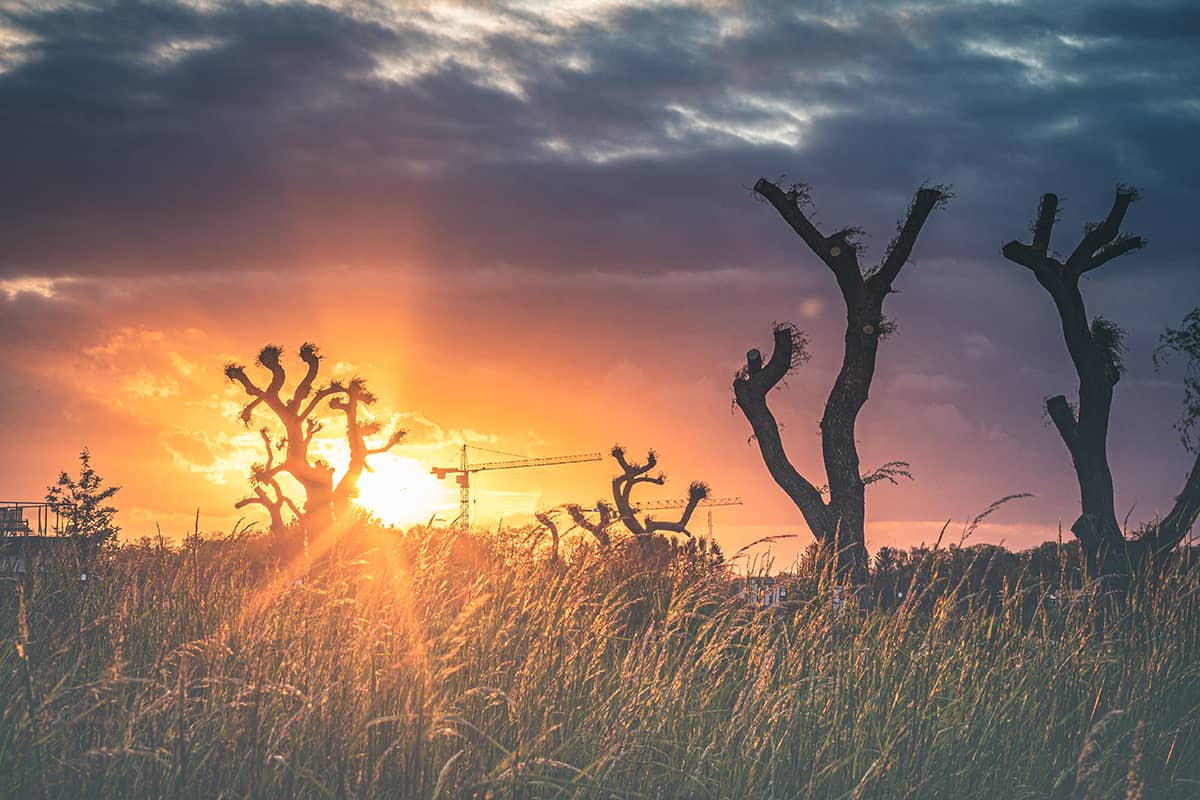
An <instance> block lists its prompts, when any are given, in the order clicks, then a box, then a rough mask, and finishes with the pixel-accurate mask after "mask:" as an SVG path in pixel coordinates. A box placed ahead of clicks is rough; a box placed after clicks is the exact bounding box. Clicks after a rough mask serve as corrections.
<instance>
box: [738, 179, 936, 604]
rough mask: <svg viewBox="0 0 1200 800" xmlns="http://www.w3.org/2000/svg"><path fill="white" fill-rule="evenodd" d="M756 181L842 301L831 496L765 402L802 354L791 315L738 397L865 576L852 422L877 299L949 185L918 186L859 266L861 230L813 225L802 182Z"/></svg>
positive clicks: (779, 476)
mask: <svg viewBox="0 0 1200 800" xmlns="http://www.w3.org/2000/svg"><path fill="white" fill-rule="evenodd" d="M754 191H755V192H756V193H757V194H758V195H759V196H760V197H763V198H764V199H766V200H767V201H768V202H770V204H771V205H772V206H774V207H775V210H776V211H778V212H779V215H780V216H781V217H783V219H784V221H786V222H787V223H788V224H789V225H791V227H792V230H794V231H795V232H796V233H797V234H798V235H799V236H800V238H801V240H803V241H804V243H805V244H806V245H807V246H808V248H809V249H810V250H812V252H813V253H814V254H815V255H816V256H817V258H819V259H820V260H821V262H822V263H824V264H825V266H826V267H828V268H829V270H830V271H831V272H832V273H833V275H834V278H835V279H836V280H837V284H838V288H839V289H840V290H841V294H842V299H843V300H844V301H845V304H846V337H845V350H844V353H843V357H842V368H841V371H840V372H839V373H838V376H837V379H836V380H835V381H834V384H833V389H832V390H831V391H830V393H829V398H828V400H826V402H825V413H824V415H823V416H822V417H821V453H822V456H823V458H824V462H825V474H826V477H827V480H828V493H829V499H828V501H827V500H826V499H825V497H824V494H823V493H822V491H821V489H818V488H817V487H816V486H815V485H814V484H813V483H812V482H811V481H809V480H808V479H807V478H805V477H804V476H803V475H801V474H800V473H799V472H798V471H797V470H796V468H795V467H793V466H792V463H791V461H789V460H788V457H787V454H786V453H785V452H784V449H783V443H782V441H781V440H780V437H779V426H778V425H777V424H776V422H775V417H774V416H773V415H772V414H771V410H770V408H768V407H767V393H768V392H769V391H771V389H773V388H775V387H776V386H777V385H779V382H780V381H782V380H783V378H784V376H786V375H787V374H788V373H789V372H791V371H792V370H793V369H795V368H796V367H797V366H799V364H801V363H802V362H803V361H804V360H806V359H807V357H808V355H807V353H806V352H805V350H804V346H805V344H806V340H805V339H804V337H803V335H802V334H801V333H800V332H799V331H798V330H796V329H795V328H794V327H792V326H791V325H788V324H778V325H776V326H775V330H774V338H775V344H774V350H773V351H772V353H771V358H770V359H769V360H768V361H766V362H765V363H764V362H763V357H762V354H761V353H760V352H759V351H758V350H757V349H753V350H750V351H749V352H748V353H747V354H746V366H745V368H744V369H742V370H741V371H740V372H739V373H738V374H737V376H736V377H735V379H734V382H733V394H734V398H735V400H736V402H737V405H738V407H739V408H741V410H742V413H743V414H745V415H746V419H747V420H748V421H749V422H750V427H751V428H752V429H753V431H754V436H755V438H756V440H757V441H758V447H759V450H760V452H761V453H762V457H763V461H764V462H765V463H766V465H767V470H768V471H769V472H770V473H771V477H772V478H774V480H775V482H776V483H777V484H779V487H780V488H781V489H783V491H784V492H785V493H786V494H787V496H788V497H789V498H791V500H792V502H793V503H795V504H796V507H797V508H799V509H800V513H801V514H803V515H804V520H805V522H807V523H808V527H809V529H810V530H812V533H813V536H814V537H815V538H816V539H817V542H818V543H819V544H820V545H821V547H822V548H824V549H826V550H829V551H833V552H835V553H836V554H837V563H838V569H839V571H840V572H842V573H844V574H848V576H849V577H850V578H851V580H853V581H855V582H861V581H862V580H865V578H866V576H867V571H868V563H867V549H866V544H865V538H864V534H863V529H864V525H865V521H866V509H865V497H864V494H865V493H864V488H865V486H866V484H867V483H868V482H869V481H870V477H868V476H863V475H862V474H861V473H860V472H859V461H858V448H857V445H856V443H855V438H854V426H855V422H856V421H857V419H858V412H859V411H860V410H861V409H862V407H863V404H864V403H866V401H867V395H868V393H869V392H870V389H871V380H872V378H873V376H874V374H875V358H876V353H877V351H878V348H879V340H880V337H881V336H882V335H884V334H885V333H886V332H887V323H886V321H885V319H884V316H883V302H884V300H885V299H886V298H887V296H888V295H889V294H891V293H892V292H893V291H895V290H894V289H893V288H892V285H893V283H894V282H895V281H896V278H897V277H898V276H899V275H900V270H901V269H902V268H903V267H904V264H905V263H906V262H907V261H908V258H909V255H911V253H912V249H913V245H914V244H915V243H916V241H917V236H918V235H919V234H920V232H921V228H922V227H923V226H924V224H925V221H926V219H928V217H929V214H930V213H931V212H932V211H933V210H934V209H935V208H939V207H940V206H942V205H944V204H945V202H946V200H947V199H948V198H949V196H950V195H949V192H948V190H947V189H946V187H942V186H934V187H925V188H921V189H919V190H918V191H917V193H916V195H915V196H914V198H913V200H912V203H911V204H910V205H909V207H908V213H907V215H906V216H905V218H904V220H903V221H902V222H901V223H900V225H899V226H898V228H897V232H896V236H895V238H893V239H892V241H891V243H890V244H889V245H888V247H887V250H886V252H885V253H884V256H883V260H882V261H881V262H880V263H879V265H878V266H876V267H874V268H871V269H867V270H864V269H863V267H862V265H861V264H860V263H859V255H860V251H861V248H860V247H859V246H858V244H857V242H856V241H855V237H856V235H857V234H859V233H860V231H858V230H857V229H855V228H845V229H843V230H840V231H837V232H836V233H833V234H831V235H829V236H825V235H823V234H822V233H821V232H820V231H819V230H817V227H816V226H815V225H814V224H813V223H812V222H811V221H810V220H809V218H808V216H807V214H806V213H805V211H806V209H807V207H808V205H809V196H808V187H806V186H803V185H796V186H793V187H791V188H790V189H788V190H784V189H781V188H780V187H779V186H777V185H776V184H774V183H771V182H770V181H768V180H766V179H761V180H759V181H758V182H757V183H756V184H754ZM905 466H906V465H903V464H902V463H900V462H893V464H891V465H889V466H888V467H885V468H883V471H882V472H880V471H877V472H876V473H874V475H873V476H871V477H875V478H876V479H878V478H880V477H883V478H885V479H888V478H892V477H894V476H895V475H897V474H905V473H904V467H905Z"/></svg>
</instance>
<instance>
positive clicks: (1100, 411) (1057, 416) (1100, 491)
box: [1003, 186, 1200, 575]
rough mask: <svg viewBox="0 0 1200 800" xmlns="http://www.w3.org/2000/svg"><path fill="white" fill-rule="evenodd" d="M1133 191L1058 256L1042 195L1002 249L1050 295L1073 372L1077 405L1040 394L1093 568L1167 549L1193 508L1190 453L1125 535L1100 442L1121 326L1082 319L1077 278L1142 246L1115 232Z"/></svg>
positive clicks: (1195, 494) (1051, 216)
mask: <svg viewBox="0 0 1200 800" xmlns="http://www.w3.org/2000/svg"><path fill="white" fill-rule="evenodd" d="M1136 199H1137V192H1136V191H1135V190H1133V189H1131V188H1129V187H1125V186H1119V187H1117V191H1116V197H1115V199H1114V200H1113V204H1112V208H1111V209H1110V210H1109V212H1108V216H1106V217H1105V218H1104V220H1103V221H1102V222H1098V223H1093V224H1090V225H1088V226H1087V227H1086V228H1085V229H1084V234H1083V237H1082V238H1081V239H1080V241H1079V244H1077V245H1076V246H1075V249H1074V250H1072V251H1071V254H1070V255H1069V256H1067V257H1066V258H1065V259H1063V258H1061V257H1060V256H1058V255H1057V254H1055V253H1054V252H1053V251H1052V250H1051V249H1050V234H1051V232H1052V230H1053V228H1054V223H1055V222H1056V221H1057V218H1058V196H1057V195H1054V194H1045V195H1042V200H1041V203H1040V204H1039V206H1038V211H1037V218H1036V219H1035V220H1034V223H1033V238H1032V241H1031V242H1030V243H1029V244H1024V243H1022V242H1018V241H1011V242H1009V243H1008V244H1006V245H1004V249H1003V253H1004V257H1005V258H1007V259H1008V260H1009V261H1012V262H1014V263H1016V264H1020V265H1021V266H1023V267H1025V268H1026V269H1028V270H1030V271H1031V272H1032V273H1033V275H1034V277H1035V278H1037V281H1038V283H1040V284H1041V285H1042V288H1044V289H1045V290H1046V291H1047V292H1048V293H1049V295H1050V297H1051V299H1052V300H1053V301H1054V306H1055V308H1056V309H1057V311H1058V316H1059V320H1060V321H1061V322H1062V331H1063V338H1064V339H1065V340H1066V344H1067V352H1068V353H1069V354H1070V356H1071V362H1072V363H1073V364H1074V366H1075V373H1076V375H1077V376H1078V379H1079V403H1078V406H1076V407H1072V405H1071V404H1070V402H1068V401H1067V398H1066V397H1065V396H1064V395H1056V396H1054V397H1051V398H1050V399H1048V400H1047V401H1046V412H1047V414H1048V415H1049V417H1050V419H1051V421H1052V422H1053V423H1054V427H1055V428H1056V429H1057V430H1058V434H1059V436H1060V437H1061V438H1062V440H1063V443H1064V444H1065V445H1066V446H1067V451H1068V452H1069V453H1070V454H1071V461H1072V463H1073V464H1074V466H1075V477H1076V479H1077V481H1078V483H1079V496H1080V507H1081V512H1082V513H1081V514H1080V516H1079V518H1078V519H1077V520H1075V523H1074V524H1073V525H1072V526H1071V532H1072V533H1074V534H1075V536H1076V538H1078V539H1079V543H1080V545H1081V547H1082V548H1083V551H1084V553H1085V554H1086V556H1087V562H1088V568H1089V569H1090V570H1091V571H1092V574H1094V575H1108V574H1119V573H1126V572H1128V571H1129V570H1130V569H1135V568H1136V567H1137V566H1138V564H1140V563H1141V562H1142V561H1143V560H1144V559H1145V558H1146V557H1147V556H1149V555H1157V554H1161V553H1164V552H1166V551H1168V550H1170V549H1171V548H1173V547H1174V546H1175V545H1176V544H1178V543H1179V541H1180V540H1181V539H1182V538H1183V537H1184V536H1186V535H1187V532H1188V531H1189V530H1190V529H1191V527H1192V525H1193V524H1194V523H1195V521H1196V517H1197V514H1200V459H1198V460H1197V463H1196V465H1195V466H1193V468H1192V470H1191V473H1190V474H1189V475H1188V478H1187V481H1186V484H1185V486H1184V490H1183V492H1182V493H1181V494H1180V495H1179V497H1178V498H1177V499H1176V501H1175V505H1174V507H1173V508H1172V510H1171V512H1170V513H1169V514H1167V516H1166V517H1164V518H1163V519H1161V520H1159V521H1158V522H1156V523H1153V524H1151V525H1148V526H1146V527H1145V528H1143V529H1142V530H1141V531H1140V532H1139V535H1137V536H1135V537H1134V538H1132V539H1127V538H1126V536H1125V534H1124V532H1123V531H1122V529H1121V526H1120V525H1119V524H1118V522H1117V515H1116V510H1115V502H1114V496H1113V478H1112V471H1111V470H1110V469H1109V466H1108V451H1107V448H1108V424H1109V415H1110V413H1111V411H1112V401H1113V389H1114V388H1115V387H1116V385H1117V383H1118V382H1119V381H1120V380H1121V373H1122V371H1123V368H1122V365H1121V357H1122V354H1123V353H1124V347H1123V345H1122V341H1121V339H1122V336H1123V333H1124V332H1123V331H1122V330H1121V328H1120V327H1119V326H1118V325H1116V324H1115V323H1113V322H1111V321H1110V320H1107V319H1105V318H1103V317H1095V318H1093V319H1091V320H1090V321H1089V320H1088V316H1087V310H1086V309H1085V308H1084V304H1083V295H1082V294H1081V293H1080V291H1079V279H1080V278H1081V277H1082V276H1083V275H1085V274H1087V273H1088V272H1091V271H1092V270H1094V269H1098V268H1099V267H1102V266H1104V265H1105V264H1107V263H1108V262H1109V261H1112V260H1113V259H1115V258H1119V257H1120V256H1123V255H1126V254H1127V253H1132V252H1133V251H1135V250H1138V249H1141V248H1142V247H1144V246H1145V244H1146V243H1145V240H1143V239H1142V238H1141V237H1140V236H1135V235H1131V234H1127V233H1122V232H1121V223H1122V222H1123V221H1124V219H1125V213H1126V212H1127V211H1128V210H1129V206H1130V205H1131V204H1132V203H1133V202H1134V201H1135V200H1136ZM1184 330H1186V328H1185V329H1184ZM1170 333H1172V332H1171V331H1168V334H1170ZM1175 333H1179V332H1175ZM1163 341H1164V347H1166V348H1167V349H1168V350H1171V349H1183V350H1186V348H1177V347H1172V344H1173V343H1172V341H1170V340H1169V339H1168V338H1167V336H1164V340H1163ZM1193 358H1195V355H1194V354H1193ZM1185 442H1186V429H1185Z"/></svg>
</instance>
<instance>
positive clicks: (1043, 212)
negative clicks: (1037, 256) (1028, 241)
mask: <svg viewBox="0 0 1200 800" xmlns="http://www.w3.org/2000/svg"><path fill="white" fill-rule="evenodd" d="M1057 220H1058V195H1056V194H1053V193H1051V192H1047V193H1046V194H1044V195H1042V201H1041V202H1040V203H1039V204H1038V213H1037V220H1036V221H1035V222H1034V223H1033V245H1032V246H1033V249H1034V251H1036V252H1038V253H1041V254H1042V255H1043V256H1044V255H1046V253H1047V251H1048V250H1049V249H1050V234H1051V232H1052V231H1053V230H1054V223H1055V222H1056V221H1057Z"/></svg>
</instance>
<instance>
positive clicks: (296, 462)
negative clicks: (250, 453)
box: [225, 342, 405, 531]
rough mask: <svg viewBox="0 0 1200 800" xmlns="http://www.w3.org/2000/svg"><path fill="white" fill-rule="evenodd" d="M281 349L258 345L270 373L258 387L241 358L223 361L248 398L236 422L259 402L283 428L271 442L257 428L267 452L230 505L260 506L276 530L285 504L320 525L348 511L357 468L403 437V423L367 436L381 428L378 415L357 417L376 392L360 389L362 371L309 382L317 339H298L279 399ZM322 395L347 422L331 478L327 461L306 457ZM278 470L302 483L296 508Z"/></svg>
mask: <svg viewBox="0 0 1200 800" xmlns="http://www.w3.org/2000/svg"><path fill="white" fill-rule="evenodd" d="M281 355H282V350H281V348H279V347H277V346H276V345H267V346H266V347H264V348H263V349H262V350H260V351H259V353H258V359H257V361H256V363H257V364H258V365H259V366H260V367H263V368H264V369H266V370H267V372H268V373H269V374H270V380H269V381H268V383H267V384H266V385H265V386H262V387H260V386H259V385H258V384H256V383H255V382H254V381H253V380H251V379H250V377H249V376H248V375H247V374H246V368H245V367H243V366H242V365H240V364H233V363H231V364H228V365H226V367H225V377H227V378H228V379H229V380H231V381H233V382H235V383H237V384H239V385H240V386H241V387H242V389H244V390H245V392H246V394H248V395H249V396H250V398H251V399H250V402H249V403H247V404H246V406H245V407H244V408H242V411H241V414H240V418H241V420H242V422H243V424H245V425H247V426H248V425H249V424H250V422H251V419H252V418H253V414H254V411H255V409H257V408H258V407H259V406H260V405H261V406H266V408H267V409H268V410H269V411H270V412H271V413H272V414H273V415H274V416H275V418H276V419H277V420H278V421H279V423H280V424H281V425H282V426H283V436H282V437H280V438H279V439H278V440H276V441H274V442H273V441H272V439H271V435H270V430H269V429H268V428H262V429H261V430H260V431H259V432H260V434H261V436H262V439H263V444H264V445H265V447H266V451H267V453H266V460H265V461H264V462H262V463H259V464H255V465H254V466H253V467H252V468H251V471H250V485H251V487H252V489H253V490H254V495H253V496H252V497H247V498H245V499H243V500H242V501H240V502H239V503H238V504H237V506H238V508H243V507H245V506H248V505H256V504H257V505H261V506H263V508H265V509H266V511H267V513H268V514H269V515H270V517H271V527H272V529H273V530H276V531H278V530H280V529H282V527H283V526H284V519H283V509H284V508H285V507H286V508H287V509H289V510H290V511H292V513H294V514H296V515H297V516H298V517H299V518H300V521H301V524H302V525H303V527H304V528H305V529H306V530H309V531H317V530H324V529H326V528H329V527H330V526H331V525H332V524H333V522H334V521H335V519H337V518H343V519H346V518H348V517H349V516H350V512H351V501H352V500H353V499H354V497H355V496H356V494H357V490H358V479H359V477H361V475H362V473H363V470H364V469H368V468H369V467H368V466H367V459H368V458H369V457H370V456H372V455H375V454H378V453H383V452H386V451H388V450H390V449H392V448H393V447H395V446H396V445H397V444H399V443H400V441H401V440H402V439H403V438H404V435H405V431H403V430H400V429H397V430H395V431H393V432H392V433H391V434H390V435H389V436H388V438H387V440H386V441H385V442H384V443H383V444H382V445H378V446H371V445H370V444H368V442H367V437H369V436H374V435H375V434H377V433H379V432H380V430H381V429H382V425H381V424H380V423H379V422H377V421H375V420H368V421H364V420H363V419H362V418H361V411H362V408H363V407H364V406H369V405H372V404H373V403H374V402H375V400H376V398H375V395H374V394H372V393H371V391H370V390H369V389H367V384H366V382H365V381H364V380H363V379H362V378H351V379H350V380H349V381H347V382H343V381H340V380H334V381H330V382H329V383H328V384H325V385H324V386H319V387H315V386H314V384H315V383H316V379H317V373H318V372H319V370H320V366H321V355H320V353H319V352H318V350H317V347H316V345H314V344H310V343H307V342H306V343H305V344H303V345H302V346H301V347H300V353H299V355H300V360H301V361H302V362H304V364H305V372H304V375H303V377H302V378H301V379H300V381H299V383H297V384H296V387H295V389H294V390H293V391H292V394H291V397H289V398H286V399H285V398H284V395H283V392H284V385H285V384H286V382H287V373H286V371H285V370H284V368H283V364H282V362H281V361H280V356H281ZM325 401H328V407H329V409H330V410H333V411H340V412H341V413H342V416H343V417H344V419H345V422H346V444H347V446H348V449H349V451H350V462H349V465H348V467H347V469H346V473H345V474H344V475H343V476H342V478H341V480H339V481H338V483H337V485H336V486H335V485H334V482H333V467H331V466H330V465H329V464H328V463H326V462H325V461H323V460H321V459H313V458H311V457H310V455H309V452H308V450H309V446H310V445H311V444H312V440H313V436H315V435H316V433H317V432H318V431H320V430H321V429H322V428H323V427H324V424H325V423H324V421H323V420H322V419H320V418H319V417H317V416H314V415H315V414H316V412H317V411H318V410H320V408H321V405H322V403H324V402H325ZM276 453H278V454H279V456H280V457H277V456H276ZM281 473H287V474H288V475H290V476H292V478H294V479H295V480H296V482H297V483H299V484H300V486H301V488H302V489H303V490H304V505H303V510H298V509H297V504H296V503H295V502H294V501H292V500H291V499H289V498H287V497H286V496H285V495H284V493H283V490H282V489H281V487H280V485H279V480H278V478H279V475H280V474H281Z"/></svg>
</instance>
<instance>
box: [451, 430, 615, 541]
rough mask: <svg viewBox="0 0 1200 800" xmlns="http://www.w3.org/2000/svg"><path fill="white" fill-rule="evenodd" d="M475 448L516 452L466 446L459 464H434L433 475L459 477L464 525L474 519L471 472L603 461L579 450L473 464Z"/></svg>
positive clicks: (457, 479)
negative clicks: (469, 452)
mask: <svg viewBox="0 0 1200 800" xmlns="http://www.w3.org/2000/svg"><path fill="white" fill-rule="evenodd" d="M468 447H469V448H471V449H472V450H483V451H484V452H488V453H499V454H500V455H513V454H511V453H504V452H501V451H499V450H488V449H487V448H486V447H478V446H476V445H466V444H464V445H463V446H462V455H461V456H460V458H459V465H458V466H457V467H433V468H431V469H430V470H429V474H431V475H436V476H437V477H438V478H440V479H443V480H444V479H445V478H446V476H447V475H456V476H457V477H456V478H455V480H456V481H457V482H458V505H459V514H458V518H457V519H456V520H455V522H456V523H459V524H461V525H462V526H463V527H464V528H469V527H470V522H471V473H472V472H483V471H484V470H492V469H524V468H526V467H553V466H557V465H559V464H577V463H580V462H583V461H599V460H601V458H602V456H601V455H600V454H599V453H579V454H576V455H569V456H548V457H546V458H516V459H513V460H510V461H485V462H484V463H482V464H471V463H470V462H469V461H468V460H467V448H468Z"/></svg>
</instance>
